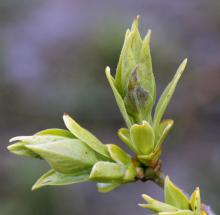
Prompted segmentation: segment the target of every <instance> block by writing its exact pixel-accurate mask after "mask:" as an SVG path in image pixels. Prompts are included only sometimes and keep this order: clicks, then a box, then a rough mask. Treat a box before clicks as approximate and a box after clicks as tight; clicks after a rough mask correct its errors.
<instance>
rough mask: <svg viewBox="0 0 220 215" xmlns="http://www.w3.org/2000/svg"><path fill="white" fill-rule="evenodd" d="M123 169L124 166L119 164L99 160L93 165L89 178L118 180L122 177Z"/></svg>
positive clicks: (106, 180) (102, 180)
mask: <svg viewBox="0 0 220 215" xmlns="http://www.w3.org/2000/svg"><path fill="white" fill-rule="evenodd" d="M124 171H125V170H124V167H123V166H122V165H120V164H116V163H112V162H108V161H99V162H97V163H96V164H95V165H94V166H93V168H92V171H91V173H90V176H89V178H90V179H91V180H93V181H97V182H107V183H109V182H110V183H112V182H116V181H118V182H119V181H121V180H122V179H123V176H124Z"/></svg>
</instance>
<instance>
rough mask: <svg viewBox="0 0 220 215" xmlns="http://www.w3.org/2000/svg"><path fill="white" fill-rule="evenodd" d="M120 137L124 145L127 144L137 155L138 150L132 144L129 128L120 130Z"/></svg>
mask: <svg viewBox="0 0 220 215" xmlns="http://www.w3.org/2000/svg"><path fill="white" fill-rule="evenodd" d="M118 136H119V138H120V139H121V141H123V142H124V143H126V144H127V145H128V147H129V148H130V149H131V150H132V151H134V152H136V153H137V149H136V148H135V147H134V146H133V145H132V143H131V139H130V133H129V130H128V129H127V128H120V129H119V130H118Z"/></svg>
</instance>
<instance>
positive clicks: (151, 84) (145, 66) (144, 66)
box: [137, 30, 156, 116]
mask: <svg viewBox="0 0 220 215" xmlns="http://www.w3.org/2000/svg"><path fill="white" fill-rule="evenodd" d="M150 38H151V30H149V31H148V33H147V35H146V36H145V38H144V40H143V44H142V47H141V51H140V57H139V60H138V67H137V73H138V77H139V80H140V83H141V86H142V87H143V88H144V89H145V90H146V91H147V92H148V97H147V107H146V113H147V115H148V116H149V115H150V116H151V110H152V108H153V105H154V102H155V99H156V84H155V78H154V74H153V68H152V61H151V53H150Z"/></svg>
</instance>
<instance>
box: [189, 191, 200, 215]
mask: <svg viewBox="0 0 220 215" xmlns="http://www.w3.org/2000/svg"><path fill="white" fill-rule="evenodd" d="M190 206H191V208H192V210H193V212H194V214H195V215H200V212H201V198H200V190H199V187H197V188H196V190H195V191H194V192H193V194H192V196H191V198H190Z"/></svg>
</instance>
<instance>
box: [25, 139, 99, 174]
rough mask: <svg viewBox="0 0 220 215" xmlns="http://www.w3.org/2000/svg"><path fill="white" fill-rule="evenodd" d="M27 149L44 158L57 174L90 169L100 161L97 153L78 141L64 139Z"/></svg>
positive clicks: (30, 146) (29, 146)
mask: <svg viewBox="0 0 220 215" xmlns="http://www.w3.org/2000/svg"><path fill="white" fill-rule="evenodd" d="M26 147H27V148H28V149H30V150H31V151H33V152H35V153H36V154H39V155H40V156H41V157H42V158H44V159H45V160H46V161H47V162H48V163H49V164H50V165H51V166H52V167H53V169H55V170H56V171H57V172H61V173H64V174H71V173H74V172H76V171H81V170H84V169H88V168H89V167H92V165H93V164H94V163H96V162H97V161H99V158H98V156H97V154H96V152H95V151H93V150H92V149H91V148H90V147H89V146H87V145H86V144H85V143H83V142H82V141H80V140H77V139H70V138H64V139H63V140H59V141H55V142H51V143H44V144H36V145H26Z"/></svg>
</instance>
